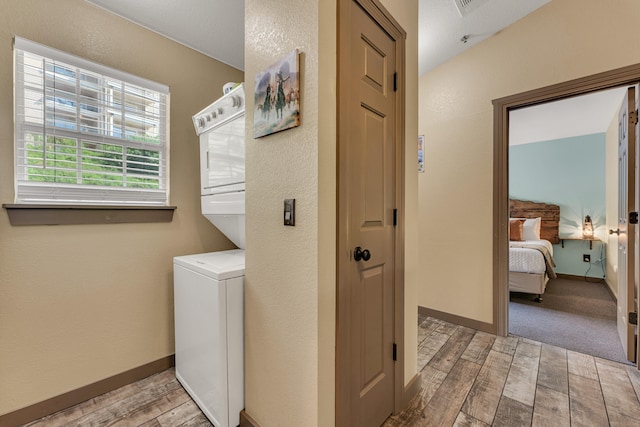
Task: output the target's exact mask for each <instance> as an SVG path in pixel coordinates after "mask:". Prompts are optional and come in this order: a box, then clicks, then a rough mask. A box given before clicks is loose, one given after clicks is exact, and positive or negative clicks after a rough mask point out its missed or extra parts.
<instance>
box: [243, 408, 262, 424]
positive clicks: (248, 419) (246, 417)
mask: <svg viewBox="0 0 640 427" xmlns="http://www.w3.org/2000/svg"><path fill="white" fill-rule="evenodd" d="M240 427H260V424H258V422H257V421H256V420H254V419H253V418H251V416H250V415H249V414H247V412H246V411H245V410H244V409H243V410H242V411H241V412H240Z"/></svg>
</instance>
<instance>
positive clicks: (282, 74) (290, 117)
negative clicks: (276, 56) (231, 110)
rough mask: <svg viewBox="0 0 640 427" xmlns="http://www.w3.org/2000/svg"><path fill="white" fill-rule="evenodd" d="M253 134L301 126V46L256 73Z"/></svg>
mask: <svg viewBox="0 0 640 427" xmlns="http://www.w3.org/2000/svg"><path fill="white" fill-rule="evenodd" d="M254 96H255V98H254V100H255V108H256V109H255V111H254V114H253V137H254V138H260V137H262V136H266V135H270V134H272V133H275V132H280V131H281V130H286V129H290V128H292V127H296V126H300V64H299V61H298V49H295V50H293V51H292V52H290V53H289V54H288V55H287V56H286V57H284V58H283V59H282V60H280V61H278V62H277V63H275V64H273V65H272V66H270V67H269V68H267V69H266V70H264V71H262V72H260V73H258V74H257V75H256V84H255V94H254Z"/></svg>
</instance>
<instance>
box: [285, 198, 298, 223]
mask: <svg viewBox="0 0 640 427" xmlns="http://www.w3.org/2000/svg"><path fill="white" fill-rule="evenodd" d="M284 225H292V226H293V225H296V199H284Z"/></svg>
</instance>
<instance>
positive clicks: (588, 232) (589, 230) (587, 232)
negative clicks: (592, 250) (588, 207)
mask: <svg viewBox="0 0 640 427" xmlns="http://www.w3.org/2000/svg"><path fill="white" fill-rule="evenodd" d="M582 236H583V237H588V238H591V237H593V223H592V222H591V217H590V216H589V215H587V216H585V217H584V222H583V223H582Z"/></svg>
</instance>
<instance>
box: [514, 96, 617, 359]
mask: <svg viewBox="0 0 640 427" xmlns="http://www.w3.org/2000/svg"><path fill="white" fill-rule="evenodd" d="M626 93H627V89H626V87H621V88H615V89H609V90H606V91H598V92H594V93H591V94H587V95H580V96H574V97H571V98H566V99H562V100H558V101H553V102H547V103H543V104H538V105H535V106H532V107H525V108H520V109H517V110H512V111H510V114H509V195H510V199H511V200H512V202H511V203H512V204H513V206H514V208H515V206H518V208H517V209H518V211H519V212H520V213H528V212H531V214H532V215H534V216H538V209H539V205H536V204H533V205H531V204H529V203H526V202H524V201H533V202H537V203H544V204H551V205H552V206H557V211H556V212H558V214H559V217H558V221H550V220H549V217H548V216H546V217H545V215H548V213H547V211H546V210H542V211H540V213H542V214H543V218H542V224H543V229H542V233H541V235H540V236H539V239H540V240H537V239H538V237H537V236H533V237H531V236H529V234H531V233H525V234H524V236H522V237H520V238H519V239H521V241H510V242H509V245H510V246H513V248H510V273H509V280H510V287H509V291H510V303H509V310H510V312H509V333H510V334H512V335H517V336H521V337H525V338H529V339H532V340H535V341H540V342H544V343H547V344H551V345H556V346H559V347H563V348H567V349H570V350H574V351H579V352H581V353H585V354H590V355H592V356H598V357H601V358H605V359H609V360H615V361H618V362H623V363H626V360H627V359H626V356H625V353H624V351H623V348H622V346H621V344H620V338H619V337H618V332H617V328H616V312H617V311H616V301H615V294H616V293H617V291H618V289H617V280H615V279H616V276H617V271H615V270H614V269H613V268H611V267H614V266H615V267H617V262H616V259H615V258H617V236H615V235H609V233H608V230H609V229H616V228H617V223H618V219H617V208H618V205H617V199H618V191H617V187H618V175H617V168H618V161H617V159H618V115H617V112H618V110H619V109H620V108H621V103H622V100H623V99H625V98H626ZM516 201H517V202H516ZM527 207H530V208H535V210H536V213H535V214H534V213H533V212H532V211H527ZM558 214H557V215H558ZM511 216H520V215H516V214H515V212H514V211H513V208H512V212H511ZM585 217H588V218H589V219H590V220H591V221H590V222H589V223H588V225H589V229H588V233H587V236H585V233H584V231H583V225H584V218H585ZM530 222H531V221H530ZM552 225H554V227H552ZM549 229H553V230H554V231H555V233H558V234H559V237H560V239H558V238H557V235H556V234H553V235H552V237H553V238H551V241H550V242H549V240H544V239H547V238H549V234H550V233H548V230H549ZM511 238H512V240H513V239H514V236H511ZM516 238H517V236H516ZM529 239H534V240H529ZM547 242H549V243H552V244H549V243H547ZM541 243H544V244H546V245H547V246H546V247H547V248H549V249H550V253H549V255H550V256H551V257H552V259H553V260H554V261H555V268H553V271H554V272H555V273H557V275H558V277H557V278H554V277H553V275H552V274H549V275H547V279H548V278H549V277H548V276H551V278H550V280H548V282H547V283H546V286H545V287H543V290H544V294H543V295H542V297H541V298H539V299H538V298H536V300H538V302H534V297H536V294H535V293H531V292H532V289H528V288H527V287H526V286H524V285H523V284H524V283H526V281H525V279H524V278H525V277H527V276H531V275H532V274H534V273H542V274H544V272H545V270H547V268H545V265H544V263H542V262H541V258H542V257H541V253H540V252H539V251H538V250H536V249H535V247H531V245H535V244H541ZM611 248H614V249H615V250H616V252H615V254H614V255H615V257H613V256H612V255H611V254H610V253H609V252H611V251H610V249H611ZM584 258H587V261H585V260H584ZM605 272H606V274H605ZM531 277H538V276H535V275H534V276H531ZM536 288H537V286H536ZM545 288H546V290H545ZM539 289H540V288H537V289H536V290H535V291H536V292H538V291H539ZM527 292H529V293H527Z"/></svg>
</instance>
